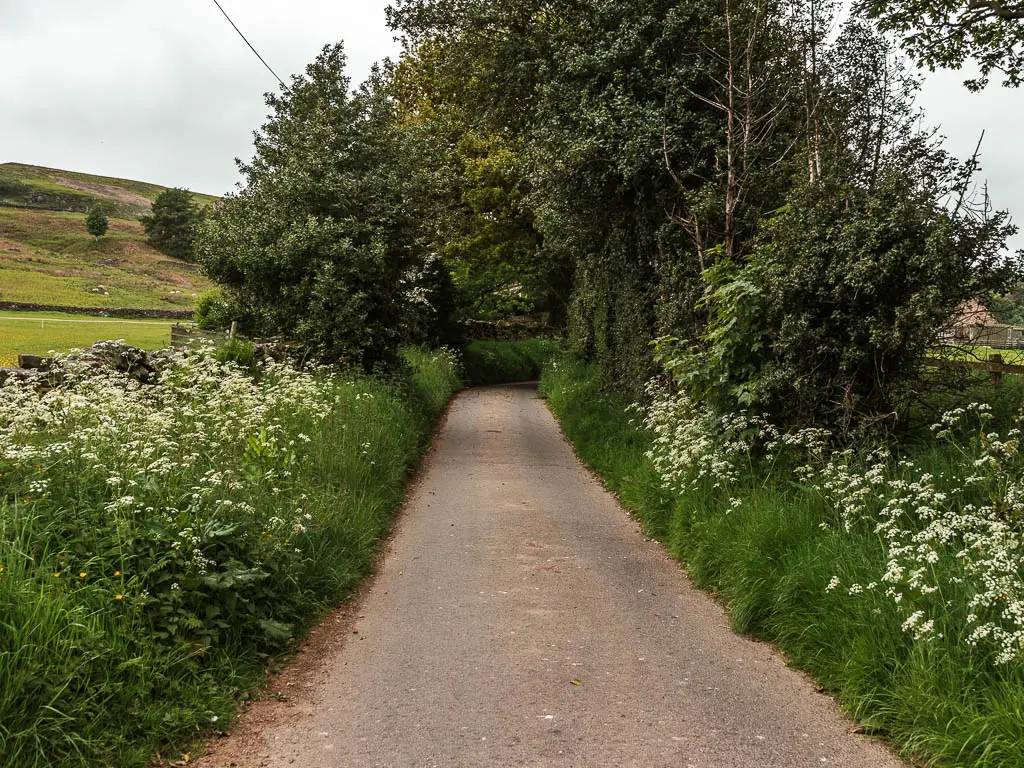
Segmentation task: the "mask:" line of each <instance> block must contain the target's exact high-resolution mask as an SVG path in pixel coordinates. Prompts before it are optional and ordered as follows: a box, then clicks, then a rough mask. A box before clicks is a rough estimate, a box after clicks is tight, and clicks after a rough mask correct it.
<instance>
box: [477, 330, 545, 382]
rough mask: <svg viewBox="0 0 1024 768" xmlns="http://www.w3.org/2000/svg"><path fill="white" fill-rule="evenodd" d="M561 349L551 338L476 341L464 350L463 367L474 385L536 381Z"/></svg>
mask: <svg viewBox="0 0 1024 768" xmlns="http://www.w3.org/2000/svg"><path fill="white" fill-rule="evenodd" d="M557 350H558V343H557V342H555V341H551V340H549V339H523V340H521V341H473V342H470V343H469V344H468V345H466V348H465V349H464V350H463V353H462V367H463V371H464V375H465V379H466V382H467V383H469V384H472V385H485V384H509V383H512V382H517V381H536V380H537V379H539V378H540V372H541V369H542V368H543V367H544V364H545V363H546V362H547V361H548V360H550V359H551V357H552V356H553V355H554V354H555V352H556V351H557Z"/></svg>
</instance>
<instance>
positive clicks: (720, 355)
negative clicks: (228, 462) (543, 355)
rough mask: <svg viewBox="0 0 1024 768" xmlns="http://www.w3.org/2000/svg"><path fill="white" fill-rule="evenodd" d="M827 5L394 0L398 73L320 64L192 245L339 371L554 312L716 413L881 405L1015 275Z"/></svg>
mask: <svg viewBox="0 0 1024 768" xmlns="http://www.w3.org/2000/svg"><path fill="white" fill-rule="evenodd" d="M882 5H883V4H876V7H875V11H874V12H876V13H877V15H879V16H880V17H885V19H886V20H885V23H886V24H889V25H890V26H891V25H893V24H898V23H900V22H898V20H897V18H896V17H895V16H885V13H886V11H885V8H883V7H882ZM903 5H904V6H906V8H907V9H910V7H911V6H913V7H917V8H918V10H921V8H924V6H923V5H920V6H919V5H917V4H909V5H907V4H903ZM838 6H839V3H838V2H836V1H835V0H694V1H693V2H688V3H679V2H677V1H676V0H396V2H395V4H394V6H393V7H392V8H391V9H390V11H389V19H390V23H391V24H392V25H393V27H394V28H395V30H396V31H397V32H398V33H399V34H400V35H401V37H402V39H403V41H404V46H405V50H404V52H403V55H402V57H401V59H400V60H399V61H398V62H397V63H395V64H388V65H387V66H385V67H383V68H382V69H381V70H379V71H377V72H375V73H374V75H373V77H371V79H370V80H369V81H368V82H367V83H366V84H365V85H364V86H363V87H362V88H361V89H359V90H358V91H357V92H355V93H353V92H351V88H350V83H349V81H348V79H347V78H346V77H345V75H344V71H343V70H344V56H343V54H342V52H341V49H340V47H333V48H328V49H325V50H324V52H323V53H322V54H321V56H320V57H319V58H318V59H317V60H316V61H315V62H314V63H313V64H311V65H310V67H309V68H308V69H307V71H306V73H305V75H302V76H299V77H295V78H293V82H292V86H291V88H290V89H287V90H284V91H282V92H281V93H280V94H278V95H274V96H271V97H269V98H268V104H269V105H270V107H271V117H270V120H269V122H268V123H267V124H266V125H265V126H264V128H263V130H262V131H261V132H260V133H259V134H258V136H257V142H256V149H257V151H256V157H255V159H254V160H253V161H252V163H250V164H248V165H244V166H243V167H242V170H243V172H244V173H245V176H246V185H245V187H244V188H243V189H242V191H240V192H239V193H238V194H237V195H235V196H232V197H230V198H229V199H228V200H227V202H226V203H225V205H224V206H222V207H221V208H220V209H219V210H218V211H217V213H216V214H215V215H214V217H213V220H212V221H211V223H210V224H209V225H208V227H207V229H206V232H205V235H204V237H203V239H202V246H201V248H200V258H201V260H202V262H203V264H204V266H205V268H206V270H207V271H208V272H209V273H210V274H211V275H212V276H213V277H214V278H215V279H217V280H218V281H219V282H221V283H222V284H223V285H225V286H226V287H227V289H228V292H229V295H230V296H231V297H232V298H233V300H234V301H235V302H236V304H237V306H238V310H239V311H240V312H245V313H248V314H249V315H250V316H251V318H252V321H253V322H254V323H255V325H256V326H257V327H259V328H263V329H268V330H284V331H286V332H289V333H293V334H295V335H298V336H299V337H300V338H302V339H304V340H306V341H307V342H308V343H309V344H310V346H311V347H314V348H316V349H317V350H319V351H320V353H321V354H323V355H324V356H325V357H326V358H328V359H336V358H338V357H345V358H346V359H357V360H359V361H361V362H362V363H363V364H366V365H371V364H373V363H374V362H376V361H378V360H384V359H387V358H388V357H389V356H390V355H391V354H392V352H393V350H394V349H395V347H396V345H397V344H399V343H401V342H402V341H407V340H417V339H424V338H437V337H438V335H439V327H440V326H441V325H443V321H444V319H445V318H446V317H447V316H448V314H449V310H450V309H456V308H457V310H458V311H459V312H460V313H461V314H462V316H464V317H465V316H471V317H492V318H493V317H500V316H503V315H507V314H509V313H511V312H518V311H524V310H529V309H541V310H543V309H546V310H549V311H551V313H552V315H553V316H554V317H555V318H557V319H564V320H565V322H566V325H567V330H568V338H569V342H570V344H571V345H572V347H573V348H574V349H575V350H577V351H578V352H580V353H581V354H584V355H587V356H588V357H590V358H592V359H593V360H595V361H596V362H597V363H598V365H599V368H600V370H601V373H602V375H603V378H604V382H605V383H606V384H607V385H609V386H614V387H617V388H619V389H622V390H625V391H627V392H631V393H633V394H635V395H641V394H642V392H643V389H644V385H645V382H647V381H648V379H649V378H650V377H651V375H652V374H654V373H656V372H657V371H658V365H659V363H658V361H657V360H656V358H655V355H654V354H653V353H652V350H651V346H650V342H651V340H652V339H655V338H659V337H672V338H675V339H678V340H679V341H678V343H677V344H676V346H675V349H676V353H677V354H678V355H680V356H681V359H680V360H676V363H679V364H678V365H673V368H674V370H675V371H676V372H677V374H678V383H680V384H682V385H685V386H689V387H691V388H692V391H693V394H694V395H695V396H697V397H700V398H703V399H705V400H707V401H716V402H721V403H722V404H723V407H725V406H727V407H729V408H745V407H749V408H766V409H769V410H770V411H771V412H772V413H773V414H775V415H776V416H778V418H780V419H788V420H796V421H816V420H817V421H822V420H823V421H831V422H835V421H843V422H851V421H854V420H856V419H859V418H861V417H862V416H863V417H865V418H868V419H870V418H877V417H878V416H879V414H883V413H887V412H890V411H892V410H893V409H895V408H897V407H898V406H899V403H900V392H901V391H905V390H906V388H907V385H908V383H909V382H912V381H913V380H914V377H916V376H917V375H918V371H919V368H920V365H919V364H920V362H921V360H922V359H923V358H924V356H925V355H926V354H927V353H928V349H929V346H930V345H931V344H932V343H934V341H935V340H936V338H937V336H938V332H939V327H940V326H941V325H942V323H943V321H944V320H945V318H947V317H949V316H950V315H951V314H952V313H953V312H954V310H955V308H956V306H957V305H958V304H959V302H961V301H963V300H965V299H968V298H971V297H978V296H983V295H986V294H987V293H988V292H990V291H992V290H994V289H1000V288H1001V287H1003V286H1004V284H1006V283H1007V281H1008V279H1009V277H1008V275H1009V273H1010V272H1012V271H1013V269H1012V268H1013V266H1014V260H1013V259H1012V258H1008V257H1007V256H1006V255H1005V254H1004V253H1003V243H1004V240H1005V237H1006V235H1007V234H1008V233H1009V232H1010V231H1012V230H1011V228H1010V227H1009V226H1008V224H1007V222H1006V217H1005V215H1004V214H999V213H993V212H992V210H991V208H990V206H989V205H988V201H987V200H985V199H981V200H978V201H974V200H972V198H971V194H970V193H971V190H972V188H973V184H972V181H971V178H972V174H973V172H974V171H976V170H977V167H976V165H977V164H976V163H975V162H973V161H971V162H967V163H966V164H963V163H958V162H956V161H955V160H954V159H952V158H950V157H949V156H948V155H947V154H946V153H945V152H944V151H943V150H942V148H941V145H940V144H939V143H938V142H937V141H936V140H935V137H933V136H931V135H929V134H927V133H922V132H921V130H920V128H919V125H920V122H919V120H918V119H917V109H916V107H915V106H914V103H913V96H914V93H915V91H916V89H917V82H916V81H915V79H914V77H913V76H912V74H911V73H910V70H909V68H908V66H906V65H905V64H904V63H903V62H902V60H901V58H900V56H899V54H898V52H897V51H896V50H894V49H893V47H892V45H891V43H890V42H889V41H888V39H887V38H886V37H885V36H884V34H883V33H881V32H879V30H878V29H877V28H876V26H875V25H874V24H873V23H872V22H871V21H870V19H868V18H866V17H865V16H863V15H854V16H853V17H852V18H851V19H850V20H849V21H847V22H846V23H845V24H843V25H842V26H841V27H839V28H837V24H838V12H839V8H838ZM1004 7H1005V6H1004ZM909 18H910V17H909V16H908V17H907V19H909ZM908 23H909V22H908ZM986 39H987V38H986ZM1005 61H1006V60H1004V63H1005ZM453 285H454V289H455V294H454V297H453V293H452V288H453ZM455 305H457V307H456V306H455ZM681 350H685V353H684V352H683V351H681ZM682 358H685V360H689V361H691V362H692V365H689V366H687V365H686V364H683V362H684V361H683V360H682ZM694 361H695V362H694ZM687 370H689V373H686V371H687ZM794 394H795V395H796V396H795V397H794Z"/></svg>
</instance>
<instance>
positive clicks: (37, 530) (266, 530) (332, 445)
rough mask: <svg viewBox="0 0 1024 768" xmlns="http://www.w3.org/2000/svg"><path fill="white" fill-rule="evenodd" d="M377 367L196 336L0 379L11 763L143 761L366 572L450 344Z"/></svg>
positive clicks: (0, 547) (226, 716) (439, 398)
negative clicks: (86, 367)
mask: <svg viewBox="0 0 1024 768" xmlns="http://www.w3.org/2000/svg"><path fill="white" fill-rule="evenodd" d="M409 364H410V373H409V374H408V375H407V376H404V377H401V378H399V379H396V380H393V381H390V382H383V381H380V380H376V379H371V378H365V377H357V376H342V375H338V374H331V373H329V372H326V371H325V372H316V373H300V372H296V371H294V370H291V369H288V368H286V367H281V366H274V365H271V366H269V367H268V368H266V369H265V370H263V371H262V372H261V374H260V375H259V376H258V377H257V378H256V379H253V378H252V377H251V376H249V375H248V374H247V373H245V372H243V371H242V370H241V369H240V368H238V367H236V366H234V365H231V364H224V363H219V362H217V361H216V360H215V359H214V358H212V357H204V356H199V355H195V356H190V357H189V358H185V359H182V360H181V361H180V362H179V363H178V364H177V365H176V366H175V367H174V368H173V370H172V371H171V372H169V373H166V374H165V376H164V380H163V382H162V384H161V385H160V386H158V387H148V388H142V387H139V386H137V385H134V384H132V383H131V382H129V381H126V380H125V379H124V378H123V377H119V376H117V375H114V374H110V375H105V376H102V377H93V378H88V379H84V380H82V381H81V382H79V383H77V384H75V385H74V386H70V387H67V388H61V389H56V390H53V391H51V392H49V393H47V394H46V395H45V396H43V397H42V398H40V397H39V396H38V394H37V393H35V392H34V391H31V390H28V389H21V388H18V387H14V386H10V385H9V386H7V387H5V388H4V389H3V397H0V681H2V682H0V764H2V765H10V766H18V767H19V768H42V767H43V766H54V765H60V766H69V767H70V766H100V765H118V766H145V765H147V764H149V762H150V760H151V758H152V756H153V755H154V754H155V753H156V752H157V751H158V750H162V749H164V748H165V747H166V746H167V745H173V744H181V743H183V741H184V740H187V739H188V738H189V737H190V736H195V735H197V734H199V733H203V732H210V731H211V730H217V729H221V728H223V727H225V724H226V723H228V722H230V720H231V718H232V716H233V713H234V710H235V706H236V703H237V700H238V697H239V695H241V694H242V693H243V692H244V691H245V690H247V689H250V688H251V687H252V686H253V685H254V684H256V683H257V682H258V681H259V680H260V679H261V677H262V676H263V675H264V674H265V670H266V667H267V665H268V663H270V661H271V660H272V659H273V656H274V654H276V653H278V652H279V651H281V650H282V649H286V648H288V647H289V646H290V645H291V644H292V643H293V642H294V639H295V638H296V637H298V636H299V635H301V633H302V632H303V630H304V628H305V627H307V626H308V625H309V623H310V622H311V621H313V620H315V618H316V617H317V616H318V615H319V614H320V613H321V612H322V611H323V610H324V609H325V608H326V607H328V606H330V605H333V604H337V603H338V602H339V601H341V600H342V599H344V597H345V596H346V594H347V593H348V591H349V590H350V589H351V588H352V587H353V586H354V585H355V584H356V583H357V582H358V581H359V580H360V579H361V578H363V576H365V574H366V573H367V572H368V571H369V569H370V567H371V564H372V561H373V557H374V553H375V551H376V548H377V545H378V542H379V540H380V538H381V536H382V535H384V534H385V533H386V531H387V530H388V528H389V525H390V521H391V518H392V515H393V513H394V511H395V509H396V508H397V506H398V505H399V503H400V502H401V499H402V494H403V491H404V487H405V482H406V479H407V477H408V475H409V473H410V471H411V469H412V468H413V467H414V466H415V465H416V463H417V462H418V459H419V457H420V456H421V452H422V449H423V447H424V445H425V439H426V438H427V437H428V436H429V433H430V431H431V427H432V424H433V423H434V421H435V419H436V417H437V416H438V415H439V414H440V412H441V410H442V409H443V408H444V405H445V404H446V403H447V401H448V399H449V397H450V396H451V394H452V393H453V392H454V391H455V390H456V389H457V388H458V387H459V385H460V383H459V380H458V377H457V363H456V361H455V360H454V358H453V357H452V356H450V355H448V354H445V353H438V354H428V353H423V352H410V353H409Z"/></svg>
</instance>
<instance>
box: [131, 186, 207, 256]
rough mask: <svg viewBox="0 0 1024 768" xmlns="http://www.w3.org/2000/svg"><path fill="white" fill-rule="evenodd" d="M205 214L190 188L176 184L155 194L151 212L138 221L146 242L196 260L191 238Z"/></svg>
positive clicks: (192, 238) (172, 254) (176, 254)
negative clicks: (146, 239) (182, 187)
mask: <svg viewBox="0 0 1024 768" xmlns="http://www.w3.org/2000/svg"><path fill="white" fill-rule="evenodd" d="M205 215H206V214H205V209H204V208H201V207H200V206H199V205H197V204H196V202H195V200H194V199H193V196H192V193H191V192H189V191H188V190H187V189H178V188H175V189H168V190H165V191H163V192H161V193H160V194H159V195H157V197H156V200H154V201H153V207H152V209H151V210H150V212H149V213H147V214H146V215H144V216H142V217H141V218H140V219H139V221H141V222H142V228H143V229H144V230H145V231H146V235H147V237H148V238H149V244H150V245H152V246H153V247H154V248H156V249H157V250H158V251H160V252H162V253H166V254H167V255H168V256H173V257H174V258H176V259H181V260H182V261H195V260H196V259H195V250H194V247H193V242H194V240H195V237H196V233H197V232H198V229H199V226H200V224H201V223H202V221H203V219H204V218H205Z"/></svg>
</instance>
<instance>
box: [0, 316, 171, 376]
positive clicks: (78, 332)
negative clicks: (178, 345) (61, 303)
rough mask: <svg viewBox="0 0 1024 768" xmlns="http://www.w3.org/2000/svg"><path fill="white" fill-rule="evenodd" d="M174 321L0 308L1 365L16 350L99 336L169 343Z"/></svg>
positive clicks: (59, 348) (39, 351) (76, 343)
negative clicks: (1, 309)
mask: <svg viewBox="0 0 1024 768" xmlns="http://www.w3.org/2000/svg"><path fill="white" fill-rule="evenodd" d="M173 324H174V321H173V320H144V319H140V320H125V319H121V318H110V317H99V316H96V317H93V316H89V315H70V314H65V313H62V312H38V313H37V312H2V311H0V366H2V365H14V364H15V362H16V361H17V359H18V355H19V354H32V355H46V354H49V353H50V352H51V351H55V352H68V351H70V350H71V349H75V348H79V349H81V348H84V347H88V346H90V345H92V344H93V342H96V341H99V340H101V339H123V340H124V341H125V342H127V343H128V344H132V345H134V346H136V347H141V348H142V349H146V350H154V349H162V348H163V347H166V346H168V344H170V339H171V325H173Z"/></svg>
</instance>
